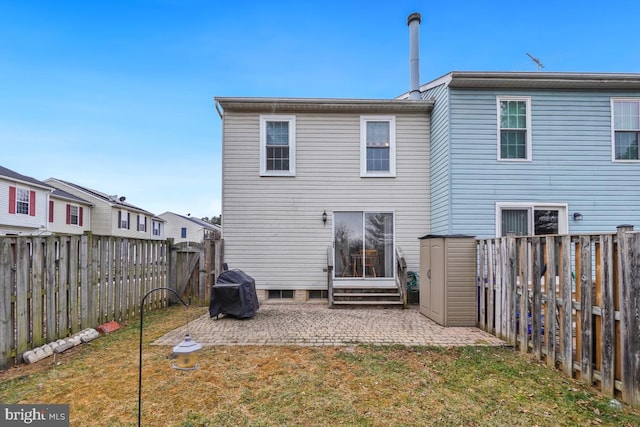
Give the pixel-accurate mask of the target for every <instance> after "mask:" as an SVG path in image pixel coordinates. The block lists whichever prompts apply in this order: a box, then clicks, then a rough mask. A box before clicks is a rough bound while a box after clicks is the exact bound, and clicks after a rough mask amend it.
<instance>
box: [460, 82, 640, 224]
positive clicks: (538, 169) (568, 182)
mask: <svg viewBox="0 0 640 427" xmlns="http://www.w3.org/2000/svg"><path fill="white" fill-rule="evenodd" d="M449 94H450V104H449V106H450V114H451V117H450V125H451V143H450V144H451V145H450V153H451V174H452V178H453V179H452V184H451V188H450V191H451V219H452V227H451V229H450V230H449V232H450V233H461V234H472V235H476V236H479V237H489V236H494V235H495V233H496V224H495V215H496V212H495V206H496V202H540V203H566V204H567V205H568V209H567V213H568V216H569V217H570V216H571V214H572V213H573V212H580V213H582V214H583V216H584V220H583V221H580V222H575V221H572V220H571V219H569V220H568V227H569V232H570V233H582V232H600V231H614V230H615V227H616V226H617V225H619V224H623V223H624V224H635V225H636V226H638V225H640V163H619V162H612V161H611V111H610V110H611V106H610V100H611V97H619V96H627V97H638V96H640V93H624V94H621V93H605V92H589V93H587V92H572V91H562V92H558V91H517V92H505V91H500V92H496V91H479V90H475V91H472V90H450V91H449ZM498 95H509V96H530V97H531V126H532V144H533V145H532V161H531V162H508V161H497V118H496V115H497V111H496V96H498Z"/></svg>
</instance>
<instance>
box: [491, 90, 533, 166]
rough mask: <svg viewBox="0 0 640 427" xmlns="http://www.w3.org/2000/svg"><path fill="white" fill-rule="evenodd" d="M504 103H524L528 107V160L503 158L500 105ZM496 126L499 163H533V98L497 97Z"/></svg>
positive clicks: (526, 133)
mask: <svg viewBox="0 0 640 427" xmlns="http://www.w3.org/2000/svg"><path fill="white" fill-rule="evenodd" d="M503 101H522V102H525V104H526V107H527V116H526V119H525V120H526V126H527V129H526V132H525V135H526V139H527V140H526V144H527V146H526V150H525V151H526V158H524V159H509V158H504V159H503V158H502V156H501V153H502V149H501V148H502V145H501V142H502V133H501V132H500V131H501V130H502V127H501V126H500V121H501V120H500V119H501V116H500V103H501V102H503ZM496 126H497V153H496V158H497V159H498V161H501V162H530V161H531V157H532V155H531V153H532V148H531V147H532V145H533V144H532V139H531V135H532V132H531V97H530V96H497V97H496Z"/></svg>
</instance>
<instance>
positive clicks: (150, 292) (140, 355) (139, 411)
mask: <svg viewBox="0 0 640 427" xmlns="http://www.w3.org/2000/svg"><path fill="white" fill-rule="evenodd" d="M162 290H165V291H171V292H173V293H174V294H175V296H176V297H178V299H179V300H180V302H181V303H182V304H184V306H185V307H189V304H187V303H186V302H184V300H183V299H182V297H181V296H180V295H179V294H178V293H177V292H176V291H175V290H174V289H171V288H164V287H163V288H155V289H151V290H150V291H149V292H147V293H146V294H145V295H144V296H143V297H142V301H140V350H139V358H140V363H139V365H138V427H140V426H141V424H140V421H141V419H142V320H143V319H144V300H146V299H147V297H148V296H149V295H151V294H152V293H154V292H155V291H162Z"/></svg>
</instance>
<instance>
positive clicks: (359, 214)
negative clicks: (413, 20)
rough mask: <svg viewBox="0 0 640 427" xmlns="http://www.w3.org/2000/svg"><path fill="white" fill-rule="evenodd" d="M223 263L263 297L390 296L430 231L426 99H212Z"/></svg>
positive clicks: (414, 265) (416, 262)
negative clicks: (399, 261)
mask: <svg viewBox="0 0 640 427" xmlns="http://www.w3.org/2000/svg"><path fill="white" fill-rule="evenodd" d="M216 103H217V105H218V108H219V109H221V110H222V111H223V114H222V115H221V117H222V122H223V137H222V153H223V159H222V169H223V171H222V177H223V178H222V182H223V188H222V194H223V197H222V218H223V238H224V241H225V245H224V258H225V262H226V263H227V264H228V266H229V268H239V269H242V270H243V271H245V272H246V273H247V274H249V275H250V276H252V277H253V278H254V279H255V281H256V288H257V289H258V290H259V292H260V294H259V296H260V297H261V298H262V299H264V298H269V299H280V298H293V299H295V300H297V301H305V300H308V299H310V298H325V297H326V292H327V268H328V256H329V258H333V259H334V261H333V262H334V276H335V277H334V278H333V280H334V286H335V287H336V288H340V287H343V288H346V287H348V288H352V289H358V288H360V289H365V288H366V289H367V290H369V291H371V290H381V289H386V288H394V287H396V282H395V280H396V274H397V271H396V249H401V250H402V252H403V253H404V255H405V257H406V261H407V264H408V268H409V269H410V270H414V271H417V270H418V265H419V241H418V238H419V237H420V236H422V235H424V234H427V233H428V232H429V222H430V221H429V211H430V206H429V201H430V196H429V113H430V111H431V109H432V107H433V102H431V101H421V100H410V101H408V100H365V99H357V100H351V99H286V98H285V99H283V98H216Z"/></svg>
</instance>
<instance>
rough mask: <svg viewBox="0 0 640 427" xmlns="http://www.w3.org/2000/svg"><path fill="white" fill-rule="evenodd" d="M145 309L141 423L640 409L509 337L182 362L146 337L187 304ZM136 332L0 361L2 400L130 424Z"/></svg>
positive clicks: (561, 418)
mask: <svg viewBox="0 0 640 427" xmlns="http://www.w3.org/2000/svg"><path fill="white" fill-rule="evenodd" d="M202 311H203V312H204V309H202ZM192 315H193V314H192ZM145 320H146V321H145V329H144V337H145V339H144V351H143V355H144V362H143V368H144V372H143V425H149V426H165V425H166V426H281V425H285V426H294V425H299V426H333V425H350V426H351V425H356V426H383V425H384V426H388V425H392V426H403V425H404V426H416V425H421V426H422V425H465V426H466V425H471V426H495V425H522V426H535V425H538V426H557V425H565V426H574V425H585V426H586V425H612V426H613V425H615V426H637V425H640V413H638V412H636V411H631V410H630V409H629V408H628V407H626V406H625V407H624V408H623V409H622V410H619V409H615V408H612V407H611V406H610V405H609V399H608V398H605V397H603V396H600V395H598V394H597V393H595V392H594V391H593V390H592V389H590V388H588V387H585V386H583V385H580V384H579V383H577V382H575V381H573V380H570V379H567V378H565V377H563V376H562V374H561V373H559V372H556V371H553V370H549V369H548V368H546V367H545V366H544V365H541V364H539V363H536V362H534V361H533V360H531V359H529V358H528V357H524V356H522V355H520V354H518V353H516V352H513V351H511V350H509V349H501V348H484V347H482V348H480V347H478V348H458V349H439V348H424V347H414V348H406V347H399V346H390V347H374V346H353V347H345V348H341V347H327V348H317V347H315V348H312V347H269V346H264V347H257V346H236V347H216V348H207V349H205V350H203V352H202V354H201V355H200V369H199V370H197V371H176V370H173V369H172V368H171V367H170V365H171V360H170V356H171V355H170V352H171V348H168V347H157V346H152V345H150V343H151V342H152V341H153V340H155V339H156V338H158V337H160V336H161V335H162V334H164V333H165V332H167V331H169V330H171V329H174V328H176V327H179V326H182V325H184V321H185V319H184V309H180V308H174V309H169V310H165V311H163V312H158V313H152V314H150V315H148V316H146V317H145ZM138 333H139V327H138V325H130V326H128V327H125V328H123V329H121V330H120V331H117V332H115V333H113V334H111V335H109V336H106V337H102V338H100V339H98V340H96V341H93V342H91V343H89V344H85V345H83V346H80V347H77V348H76V349H74V350H72V351H71V352H67V353H64V354H62V355H60V356H58V357H57V359H55V360H54V359H48V360H44V361H41V362H39V363H37V364H35V365H24V366H20V367H17V368H11V369H9V370H7V371H5V372H2V373H0V381H1V382H0V401H2V402H4V403H69V404H70V405H71V425H73V426H125V425H135V424H136V422H137V393H138V391H137V390H138V389H137V386H138Z"/></svg>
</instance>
